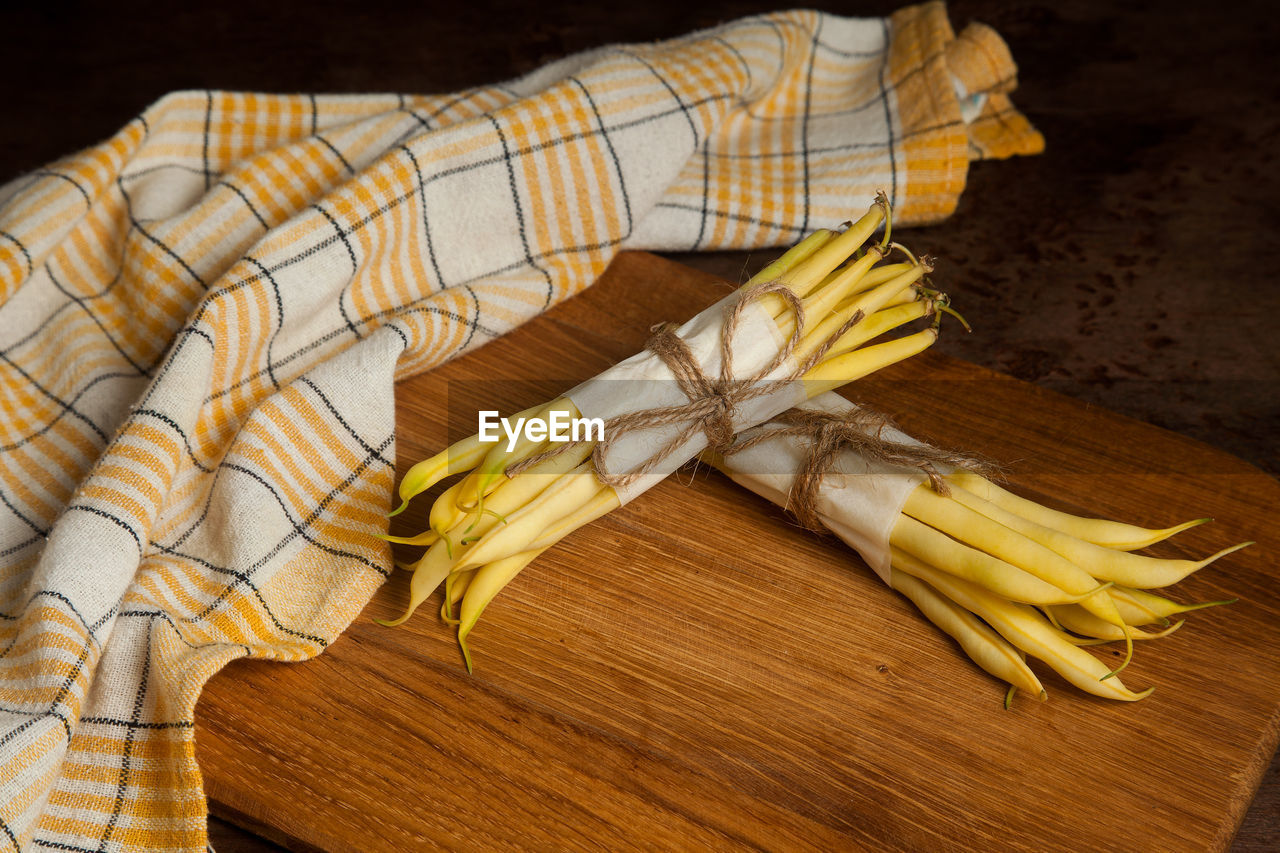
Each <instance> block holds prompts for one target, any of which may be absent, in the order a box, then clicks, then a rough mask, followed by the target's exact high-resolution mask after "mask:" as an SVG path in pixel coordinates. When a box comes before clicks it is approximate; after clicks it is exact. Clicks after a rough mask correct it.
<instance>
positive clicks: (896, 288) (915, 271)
mask: <svg viewBox="0 0 1280 853" xmlns="http://www.w3.org/2000/svg"><path fill="white" fill-rule="evenodd" d="M923 274H924V268H923V267H919V266H916V267H913V268H912V269H910V270H907V272H905V273H903V274H902V275H900V276H898V277H896V278H893V279H890V280H889V281H887V282H885V283H884V284H882V285H880V286H878V287H876V288H874V289H873V290H870V291H868V292H866V293H863V294H860V295H859V296H858V297H857V298H855V299H851V300H848V301H847V302H846V303H844V304H842V305H841V306H839V307H838V308H836V309H833V310H832V311H831V312H830V313H829V314H828V315H827V316H823V315H822V314H817V315H814V316H820V317H822V319H821V320H820V321H818V323H817V324H816V325H815V326H813V327H811V328H810V329H807V330H806V331H805V334H804V337H803V338H802V339H801V341H800V344H799V345H798V346H797V347H796V350H795V359H796V361H804V359H805V358H807V357H808V355H809V354H810V353H811V352H813V351H814V350H816V349H817V348H818V347H819V346H820V345H821V344H822V343H823V342H824V341H826V339H827V338H828V337H830V336H831V335H834V334H835V333H836V332H837V331H839V329H840V327H841V326H843V325H844V324H845V323H846V322H848V321H849V319H850V318H851V317H853V315H854V314H855V313H856V312H858V311H861V312H862V314H863V320H862V322H860V323H858V325H857V326H855V327H854V328H852V329H850V330H849V331H847V332H846V333H845V335H844V336H842V337H841V340H839V341H837V342H836V344H835V347H833V349H835V348H839V349H841V350H844V349H848V348H849V345H848V344H847V343H846V342H845V340H844V338H845V337H847V336H850V335H853V334H855V333H856V332H858V330H859V327H860V326H862V325H863V324H865V323H866V318H867V316H868V315H870V314H873V313H874V312H876V311H878V310H880V309H881V308H883V307H884V306H885V304H886V303H888V302H890V301H891V300H893V299H894V298H896V297H897V296H898V295H899V294H901V293H903V292H904V291H907V290H910V288H911V286H912V285H913V284H915V283H916V282H917V281H919V280H920V276H922V275H923ZM827 357H828V358H830V357H831V356H830V355H828V356H827Z"/></svg>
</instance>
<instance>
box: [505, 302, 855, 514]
mask: <svg viewBox="0 0 1280 853" xmlns="http://www.w3.org/2000/svg"><path fill="white" fill-rule="evenodd" d="M771 293H772V294H777V295H778V296H780V297H781V298H782V300H783V301H784V302H786V303H787V306H788V307H789V308H790V309H791V311H792V313H794V315H795V328H794V329H793V330H792V332H791V337H790V338H788V339H787V342H786V343H785V344H784V345H783V347H782V348H781V349H779V350H778V353H777V354H776V355H775V356H774V357H773V360H771V361H770V362H769V363H768V364H767V365H765V366H764V367H762V368H761V369H760V370H759V371H757V372H756V373H755V374H754V375H752V376H749V377H745V378H742V379H735V378H733V337H734V333H735V332H736V331H737V329H738V322H739V320H740V318H741V316H742V311H743V309H744V308H746V306H747V305H749V304H750V303H752V302H756V301H758V300H760V299H763V298H764V297H766V296H768V295H769V294H771ZM862 319H863V313H862V311H855V312H854V313H853V316H851V317H850V318H849V319H848V320H847V321H845V323H844V324H843V325H841V326H840V328H839V329H837V330H836V331H835V332H833V333H832V334H831V335H830V336H828V337H827V338H826V339H825V340H823V342H822V343H821V344H820V345H819V346H818V348H817V349H815V350H814V351H813V352H812V353H811V354H810V355H809V357H808V358H806V359H805V360H804V362H803V363H801V364H798V365H797V366H796V368H795V369H794V370H793V371H791V373H790V374H788V375H787V376H785V377H783V378H781V379H777V380H773V381H769V382H766V381H765V380H766V377H768V376H769V374H770V373H773V371H775V370H777V369H778V368H779V367H781V366H782V365H783V364H784V363H785V362H786V360H787V359H788V358H790V357H791V354H792V353H793V352H795V349H796V347H797V346H799V344H800V340H801V338H802V337H803V335H804V325H805V316H804V305H803V303H802V302H801V301H800V297H798V296H796V295H795V293H793V292H792V290H791V288H789V287H788V286H787V285H786V284H784V283H782V282H780V281H768V282H761V283H760V284H757V285H753V286H752V287H749V288H747V289H746V290H744V291H743V292H742V295H741V296H740V298H739V299H738V300H737V301H736V302H734V303H733V305H732V306H731V307H729V309H728V310H727V312H726V314H725V318H724V326H723V327H722V329H721V334H720V376H719V377H718V378H716V379H712V378H711V377H709V376H707V375H706V374H705V373H704V372H703V371H702V366H701V365H699V364H698V361H697V359H695V358H694V356H693V353H692V351H691V350H690V349H689V345H688V344H687V343H685V341H684V339H682V338H681V337H680V336H679V335H677V334H676V333H675V328H676V327H675V326H673V325H672V324H669V323H661V324H659V325H657V326H654V327H653V329H652V330H651V331H652V332H653V334H652V335H651V336H650V338H649V340H648V341H647V342H646V343H645V349H647V350H649V351H650V352H652V353H653V354H654V355H656V356H658V358H660V359H662V361H663V363H664V364H665V365H666V366H667V368H668V369H669V370H670V371H671V373H672V374H673V375H674V376H675V380H676V384H677V386H678V387H679V388H680V391H681V392H682V393H683V394H684V395H685V397H687V398H688V402H685V403H681V404H679V405H674V406H659V407H657V408H653V409H642V410H641V411H638V412H629V413H627V414H623V415H618V416H616V417H613V418H610V419H609V420H607V421H605V424H604V438H603V440H601V441H599V442H597V444H596V446H595V448H594V449H593V450H592V453H591V461H592V464H593V465H594V467H595V472H596V478H597V479H599V480H600V482H601V483H603V484H604V485H606V486H612V487H613V488H615V489H620V488H625V487H626V486H629V485H631V484H632V483H634V482H635V481H636V480H638V479H640V478H641V477H643V476H645V475H646V474H648V473H649V472H650V471H652V470H653V469H654V468H656V467H657V466H658V465H660V464H661V463H662V461H663V460H665V459H666V458H667V457H668V456H670V455H671V454H672V453H674V452H675V450H676V449H677V448H678V447H680V446H681V445H682V444H684V443H685V442H686V441H688V440H689V439H690V438H692V437H693V435H694V434H695V433H697V432H699V431H702V432H704V433H706V436H707V444H708V446H709V447H711V448H712V449H714V450H717V451H721V452H723V451H724V450H725V449H726V448H728V447H730V446H731V445H732V444H733V434H734V427H733V418H734V416H735V415H736V414H737V410H738V406H740V405H741V404H743V403H745V402H747V401H748V400H753V399H755V398H756V397H759V396H762V395H764V394H768V393H769V392H770V391H771V390H773V388H774V387H775V384H774V383H775V382H784V383H785V382H793V381H795V380H797V379H799V378H801V377H802V376H804V375H805V374H806V373H808V372H809V371H810V370H812V369H813V367H814V366H815V365H817V363H818V362H819V361H821V360H822V359H823V358H824V357H825V356H826V354H827V353H828V352H830V350H831V348H832V347H833V346H835V344H836V342H837V341H838V340H839V339H840V337H841V336H842V335H844V333H845V332H847V331H849V330H850V329H852V328H853V327H854V326H856V325H857V324H858V323H860V322H862ZM680 423H683V424H686V426H685V428H684V429H682V430H680V432H679V433H678V434H677V435H675V436H673V437H672V438H671V439H670V440H669V441H667V442H666V443H665V444H664V445H663V446H662V447H660V448H659V449H658V450H657V452H655V453H654V454H653V455H652V456H650V457H649V458H648V459H647V460H645V461H644V462H643V463H641V464H640V465H639V466H637V467H636V468H634V469H632V470H631V471H629V472H627V473H625V474H614V473H612V472H610V471H609V469H608V466H607V464H606V462H605V457H606V456H607V455H608V453H609V449H610V448H611V447H613V444H614V442H615V441H617V440H618V439H619V438H620V437H621V436H623V435H625V434H627V433H629V432H632V431H634V430H644V429H653V428H655V427H661V426H670V425H673V424H680ZM580 443H581V442H563V443H561V444H559V445H558V446H556V447H553V448H551V449H550V450H546V451H544V452H542V453H539V454H537V455H535V456H531V457H529V458H528V459H525V460H523V461H521V462H517V463H515V464H513V465H510V466H509V467H508V468H507V469H506V474H507V476H508V477H514V476H516V475H517V474H520V473H521V472H522V471H526V470H528V469H529V468H532V467H533V466H534V465H537V464H539V463H541V462H544V461H546V460H548V459H552V458H555V457H556V456H559V455H560V454H561V453H564V452H565V451H567V450H569V449H570V448H572V447H574V446H576V445H577V444H580Z"/></svg>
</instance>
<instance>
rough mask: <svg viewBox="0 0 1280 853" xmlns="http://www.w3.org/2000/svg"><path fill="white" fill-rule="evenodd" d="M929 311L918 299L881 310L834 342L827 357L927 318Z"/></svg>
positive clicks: (852, 348) (927, 304)
mask: <svg viewBox="0 0 1280 853" xmlns="http://www.w3.org/2000/svg"><path fill="white" fill-rule="evenodd" d="M931 310H932V309H931V308H930V305H929V303H928V302H926V301H924V300H920V299H911V300H909V301H907V302H903V303H899V304H897V305H893V306H891V307H888V308H882V309H880V310H879V311H877V312H876V313H874V314H872V315H871V316H870V317H867V319H865V320H863V321H862V322H861V323H859V324H858V325H856V326H854V327H853V328H852V329H850V330H849V331H847V332H845V333H844V334H843V335H841V336H840V340H838V341H836V343H835V346H833V347H832V348H831V352H830V353H829V354H828V356H827V357H828V358H834V357H835V356H838V355H843V354H844V353H847V352H852V351H853V350H855V349H857V348H858V347H860V346H862V345H863V344H865V343H866V342H867V341H870V340H875V339H876V338H878V337H880V336H881V335H883V334H884V333H885V332H889V331H892V330H894V329H896V328H898V327H899V326H905V325H906V324H907V323H910V322H912V321H915V320H919V319H921V318H923V317H926V316H928V314H929V312H930V311H931Z"/></svg>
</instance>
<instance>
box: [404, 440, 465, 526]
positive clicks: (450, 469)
mask: <svg viewBox="0 0 1280 853" xmlns="http://www.w3.org/2000/svg"><path fill="white" fill-rule="evenodd" d="M488 449H489V448H488V446H487V445H485V444H482V443H481V442H480V437H479V436H476V435H473V436H471V437H469V438H464V439H462V440H461V441H456V442H454V443H453V444H451V445H449V447H448V448H446V449H445V450H442V451H440V452H439V453H437V454H436V455H435V456H432V457H430V458H428V459H424V460H422V461H421V462H419V463H417V464H416V465H414V466H413V467H412V468H410V469H409V471H408V473H406V474H405V475H404V477H402V478H401V480H400V487H399V495H400V506H399V507H397V508H396V509H394V510H392V511H391V512H390V513H389V515H399V514H400V513H402V512H404V510H405V507H407V506H408V505H409V501H410V500H412V499H413V498H414V497H416V496H417V495H420V494H422V493H423V492H425V491H426V490H427V489H429V488H431V487H432V486H434V485H435V484H436V483H438V482H440V481H441V480H443V479H444V478H445V477H451V476H453V475H454V474H460V473H462V472H463V471H466V470H467V469H469V468H473V467H475V466H476V464H477V463H478V462H479V461H480V460H481V459H483V458H484V455H485V453H486V452H487V451H488Z"/></svg>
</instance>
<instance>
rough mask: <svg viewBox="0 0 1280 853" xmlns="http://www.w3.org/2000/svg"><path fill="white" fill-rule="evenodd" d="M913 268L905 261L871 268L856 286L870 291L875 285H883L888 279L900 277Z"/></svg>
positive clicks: (912, 265)
mask: <svg viewBox="0 0 1280 853" xmlns="http://www.w3.org/2000/svg"><path fill="white" fill-rule="evenodd" d="M914 266H916V265H915V264H912V263H908V262H906V261H903V262H901V263H894V264H881V265H880V266H877V267H872V268H871V271H870V272H868V273H867V274H866V275H864V276H863V277H862V281H860V282H858V284H859V286H860V287H862V288H864V289H866V290H870V289H871V288H873V287H875V286H876V285H877V284H884V283H885V282H886V281H888V280H889V279H891V278H895V277H896V276H899V275H901V274H902V273H904V272H906V271H907V270H909V269H911V268H912V267H914Z"/></svg>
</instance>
